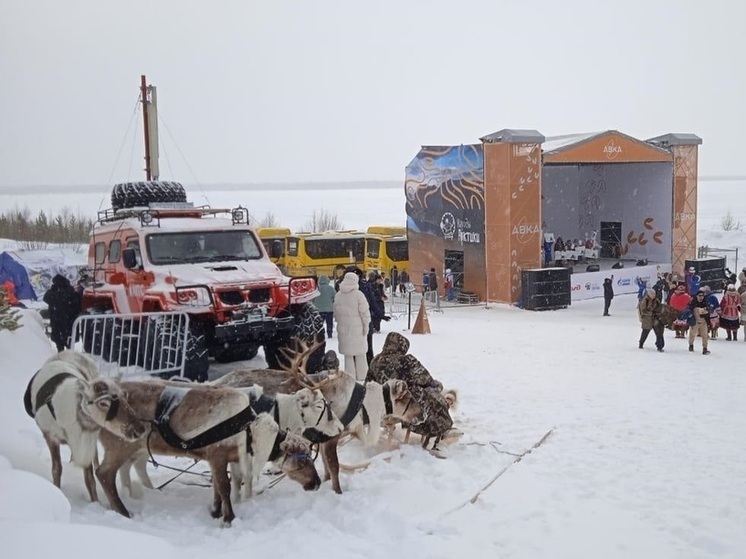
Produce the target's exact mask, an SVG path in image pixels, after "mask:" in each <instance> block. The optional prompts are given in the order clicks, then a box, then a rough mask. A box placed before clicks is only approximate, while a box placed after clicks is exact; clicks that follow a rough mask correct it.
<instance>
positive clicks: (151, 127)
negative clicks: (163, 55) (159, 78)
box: [140, 75, 160, 180]
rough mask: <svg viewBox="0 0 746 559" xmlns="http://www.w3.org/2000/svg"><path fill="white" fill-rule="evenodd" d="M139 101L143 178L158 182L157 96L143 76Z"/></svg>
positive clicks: (152, 86)
mask: <svg viewBox="0 0 746 559" xmlns="http://www.w3.org/2000/svg"><path fill="white" fill-rule="evenodd" d="M140 99H141V101H142V120H143V132H144V135H145V176H146V178H147V180H158V177H159V176H160V169H159V168H158V95H157V93H156V88H155V86H154V85H148V84H147V80H146V78H145V76H144V75H143V76H140Z"/></svg>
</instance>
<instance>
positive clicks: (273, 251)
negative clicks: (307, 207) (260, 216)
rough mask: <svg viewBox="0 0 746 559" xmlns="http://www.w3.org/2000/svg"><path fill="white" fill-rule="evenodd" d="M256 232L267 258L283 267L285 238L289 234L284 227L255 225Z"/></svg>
mask: <svg viewBox="0 0 746 559" xmlns="http://www.w3.org/2000/svg"><path fill="white" fill-rule="evenodd" d="M255 231H256V234H257V235H259V238H260V239H261V241H262V244H263V245H264V248H265V249H266V251H267V254H268V255H269V259H270V260H271V261H272V262H274V263H275V264H277V266H278V267H280V268H281V269H283V270H284V269H285V239H287V238H288V237H289V236H290V235H291V233H292V232H291V231H290V229H287V228H285V227H257V228H256V230H255Z"/></svg>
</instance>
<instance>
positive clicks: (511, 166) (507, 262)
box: [481, 130, 544, 303]
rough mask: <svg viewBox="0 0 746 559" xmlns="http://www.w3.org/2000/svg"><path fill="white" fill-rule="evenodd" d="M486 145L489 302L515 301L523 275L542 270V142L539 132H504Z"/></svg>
mask: <svg viewBox="0 0 746 559" xmlns="http://www.w3.org/2000/svg"><path fill="white" fill-rule="evenodd" d="M481 140H482V142H483V143H484V198H485V259H486V262H485V269H486V274H485V276H486V278H485V281H486V294H487V295H486V298H487V301H494V302H503V303H515V302H517V301H518V300H519V299H520V297H521V271H522V270H523V269H526V268H539V267H540V266H541V144H542V142H543V141H544V136H542V135H541V134H540V133H539V132H537V131H535V130H501V131H500V132H496V133H494V134H490V135H489V136H485V137H484V138H481Z"/></svg>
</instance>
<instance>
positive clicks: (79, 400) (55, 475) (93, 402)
mask: <svg viewBox="0 0 746 559" xmlns="http://www.w3.org/2000/svg"><path fill="white" fill-rule="evenodd" d="M97 376H98V370H97V368H96V364H95V363H94V362H93V361H92V360H91V359H90V358H88V357H87V356H85V355H83V354H79V353H75V352H72V351H63V352H61V353H58V354H56V355H54V356H53V357H51V358H50V359H48V360H47V362H46V363H44V365H42V368H41V369H40V370H39V371H38V372H37V373H36V374H35V375H34V376H33V377H32V378H31V380H30V381H29V384H28V387H27V388H26V393H25V394H24V398H23V400H24V406H25V408H26V413H28V415H29V416H30V417H32V418H33V419H34V421H36V424H37V425H38V426H39V429H41V432H42V434H43V436H44V440H45V441H46V443H47V447H49V454H50V456H51V458H52V482H53V483H54V484H55V485H56V486H57V487H60V481H61V477H62V460H61V459H60V445H61V444H67V445H68V446H69V447H70V453H71V455H72V462H73V464H75V465H76V466H78V467H80V468H83V476H84V479H85V486H86V489H87V490H88V496H89V497H90V499H91V501H97V500H98V495H97V494H96V479H95V477H94V476H93V464H94V461H95V460H96V448H97V441H98V437H99V433H100V432H101V431H103V432H107V433H110V434H111V436H113V437H116V438H119V439H121V440H125V441H135V440H137V439H139V438H140V437H142V435H144V434H145V431H146V428H147V427H146V425H145V424H144V423H143V422H142V421H141V420H140V419H139V418H138V417H137V415H136V414H135V412H134V410H133V409H132V408H131V407H130V405H129V403H128V402H127V399H126V398H125V397H124V395H123V393H122V390H121V388H120V387H119V385H118V384H117V383H116V382H114V381H112V380H109V379H101V378H96V377H97Z"/></svg>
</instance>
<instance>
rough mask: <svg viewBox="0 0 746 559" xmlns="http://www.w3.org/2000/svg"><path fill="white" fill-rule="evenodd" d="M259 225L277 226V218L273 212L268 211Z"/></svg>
mask: <svg viewBox="0 0 746 559" xmlns="http://www.w3.org/2000/svg"><path fill="white" fill-rule="evenodd" d="M259 227H277V218H276V217H275V214H273V213H272V212H267V213H266V214H264V217H263V218H262V219H261V221H260V222H259Z"/></svg>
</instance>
